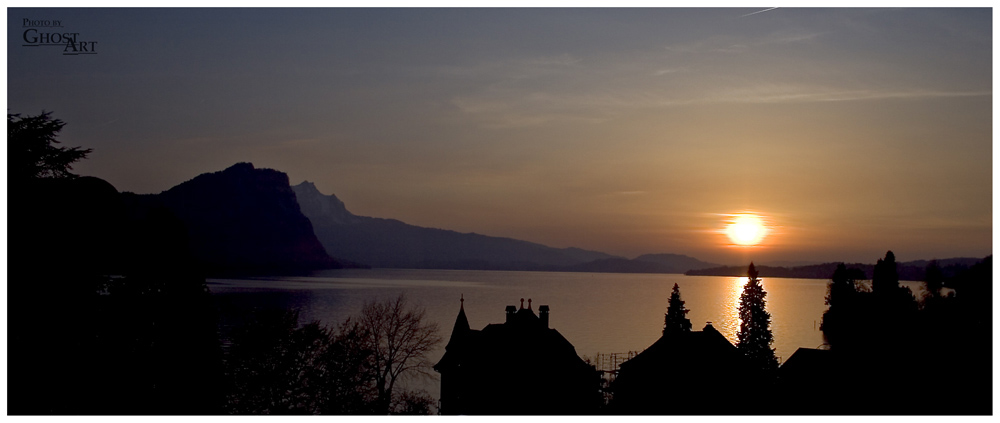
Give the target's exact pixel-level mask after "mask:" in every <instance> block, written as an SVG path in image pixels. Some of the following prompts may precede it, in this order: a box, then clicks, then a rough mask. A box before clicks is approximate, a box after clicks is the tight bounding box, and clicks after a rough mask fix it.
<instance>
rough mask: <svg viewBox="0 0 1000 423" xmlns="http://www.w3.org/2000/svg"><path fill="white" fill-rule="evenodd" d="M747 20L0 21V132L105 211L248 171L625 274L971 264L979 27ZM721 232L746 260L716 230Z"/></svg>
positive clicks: (977, 225) (201, 13) (177, 17)
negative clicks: (27, 121) (729, 224)
mask: <svg viewBox="0 0 1000 423" xmlns="http://www.w3.org/2000/svg"><path fill="white" fill-rule="evenodd" d="M760 10H762V9H753V8H742V9H732V8H712V9H691V8H687V9H114V8H110V9H109V8H102V9H24V8H10V9H7V72H8V74H7V89H8V91H7V110H8V113H20V114H23V115H35V114H38V113H39V112H41V111H43V110H45V111H51V112H53V116H54V117H55V118H58V119H61V120H63V121H65V122H66V126H65V128H64V129H63V131H62V133H61V134H60V140H61V141H62V143H63V144H64V145H68V146H83V147H86V148H92V149H93V153H91V155H90V156H89V158H87V159H86V160H84V161H82V162H79V163H78V164H77V165H76V166H74V170H75V171H76V172H77V173H79V174H82V175H91V176H97V177H100V178H103V179H105V180H107V181H108V182H110V183H111V184H113V185H114V186H115V187H117V188H118V189H119V190H121V191H130V192H136V193H157V192H161V191H163V190H166V189H169V188H170V187H172V186H174V185H177V184H179V183H181V182H183V181H186V180H189V179H191V178H193V177H195V176H197V175H198V174H201V173H205V172H214V171H219V170H222V169H225V168H226V167H229V166H231V165H232V164H234V163H237V162H251V163H253V164H254V165H255V166H256V167H263V168H273V169H277V170H281V171H283V172H286V173H287V174H288V176H289V179H290V182H291V183H292V184H293V185H294V184H298V183H300V182H302V181H303V180H308V181H311V182H314V183H315V184H316V187H317V188H318V189H319V190H320V191H322V192H323V193H325V194H335V195H337V197H338V198H340V199H341V200H343V201H344V202H345V203H346V205H347V208H348V209H349V210H350V211H351V212H353V213H355V214H358V215H363V216H374V217H383V218H394V219H399V220H402V221H404V222H407V223H410V224H414V225H420V226H426V227H436V228H444V229H451V230H456V231H460V232H475V233H480V234H486V235H493V236H503V237H512V238H517V239H524V240H528V241H533V242H538V243H542V244H545V245H549V246H553V247H579V248H586V249H591V250H597V251H603V252H607V253H611V254H616V255H622V256H626V257H630V258H631V257H635V256H637V255H640V254H646V253H677V254H686V255H690V256H693V257H697V258H699V259H702V260H706V261H713V262H717V263H727V264H728V263H734V264H735V263H743V262H745V261H746V260H756V261H758V262H761V261H765V262H766V261H776V260H791V261H814V262H822V261H848V262H855V261H856V262H867V263H871V262H874V261H875V260H876V259H877V258H880V257H882V256H883V255H884V254H885V252H886V250H893V251H894V253H895V254H896V257H897V259H898V260H901V261H908V260H917V259H930V258H947V257H957V256H967V257H984V256H986V255H989V254H992V155H993V151H992V115H993V112H992V104H993V97H992V49H993V44H992V11H991V10H989V9H907V8H902V9H825V8H807V9H789V8H779V9H774V10H769V11H766V12H762V13H754V12H756V11H760ZM25 19H27V20H28V21H30V22H36V21H50V22H55V21H59V22H60V24H61V25H62V27H61V28H58V29H54V28H37V27H36V28H34V29H35V32H30V33H27V32H26V31H27V30H28V29H32V28H25V24H26V23H25ZM29 25H30V24H29ZM45 32H59V33H77V34H78V35H76V38H75V40H76V41H78V42H80V43H93V42H96V44H84V45H77V47H78V48H80V49H82V48H87V49H88V52H92V53H96V54H78V55H64V54H63V53H64V52H65V51H66V50H67V49H66V47H65V46H63V45H58V46H30V45H29V46H26V44H31V43H32V39H33V37H34V36H36V35H38V34H40V33H45ZM69 51H70V52H72V50H69ZM741 212H753V213H756V214H759V215H761V216H762V217H763V218H764V220H765V221H766V222H767V224H768V226H769V228H768V234H767V236H766V237H765V238H764V240H763V241H762V242H761V244H759V245H756V246H752V247H745V246H734V245H731V244H732V243H731V242H730V241H729V240H728V239H727V238H726V236H725V235H724V234H723V233H722V232H723V228H724V225H725V222H726V220H727V219H728V218H729V217H730V216H731V215H732V214H734V213H741Z"/></svg>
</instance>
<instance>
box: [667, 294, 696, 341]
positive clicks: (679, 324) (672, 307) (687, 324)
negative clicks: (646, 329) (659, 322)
mask: <svg viewBox="0 0 1000 423" xmlns="http://www.w3.org/2000/svg"><path fill="white" fill-rule="evenodd" d="M688 311H690V310H688V309H686V308H684V301H683V300H681V289H680V287H678V286H677V284H676V283H675V284H674V290H673V292H671V293H670V302H669V303H668V305H667V314H666V315H665V316H664V322H663V334H664V335H665V334H667V333H668V332H690V331H691V320H689V319H688V318H687V313H688Z"/></svg>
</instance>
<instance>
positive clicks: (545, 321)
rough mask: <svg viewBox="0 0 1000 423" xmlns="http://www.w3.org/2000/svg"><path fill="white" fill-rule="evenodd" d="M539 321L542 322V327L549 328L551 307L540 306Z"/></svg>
mask: <svg viewBox="0 0 1000 423" xmlns="http://www.w3.org/2000/svg"><path fill="white" fill-rule="evenodd" d="M538 319H539V320H541V321H542V327H544V328H548V327H549V306H547V305H540V306H538Z"/></svg>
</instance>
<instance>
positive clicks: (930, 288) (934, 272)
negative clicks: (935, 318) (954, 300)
mask: <svg viewBox="0 0 1000 423" xmlns="http://www.w3.org/2000/svg"><path fill="white" fill-rule="evenodd" d="M944 279H945V278H944V272H942V271H941V266H939V265H938V262H937V261H936V260H931V262H930V263H928V264H927V269H926V270H925V271H924V289H925V290H926V291H927V292H925V293H924V306H925V307H933V306H934V305H933V304H934V302H935V301H937V299H939V298H940V297H941V288H943V287H944Z"/></svg>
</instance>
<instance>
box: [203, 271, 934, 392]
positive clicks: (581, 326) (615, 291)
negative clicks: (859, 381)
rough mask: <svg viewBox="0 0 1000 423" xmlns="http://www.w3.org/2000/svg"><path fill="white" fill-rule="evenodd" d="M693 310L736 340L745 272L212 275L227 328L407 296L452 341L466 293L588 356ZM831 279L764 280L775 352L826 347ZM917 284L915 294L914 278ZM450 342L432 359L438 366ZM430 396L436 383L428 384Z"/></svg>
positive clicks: (487, 317)
mask: <svg viewBox="0 0 1000 423" xmlns="http://www.w3.org/2000/svg"><path fill="white" fill-rule="evenodd" d="M675 283H676V284H678V285H679V286H680V290H681V298H682V299H683V300H684V301H685V306H686V307H687V309H688V310H690V313H688V318H689V319H691V323H692V324H693V326H694V330H701V329H702V328H703V327H704V326H705V323H706V322H712V325H713V326H715V328H716V329H718V330H719V331H720V332H722V334H723V335H725V336H726V337H727V338H729V340H730V341H732V342H733V343H734V344H735V343H736V332H737V331H738V330H739V317H738V312H737V306H738V304H739V297H740V293H741V291H742V289H743V285H744V284H745V283H746V278H735V277H716V276H684V275H675V274H614V273H558V272H506V271H475V270H473V271H470V270H409V269H372V270H366V269H343V270H327V271H322V272H318V273H316V274H314V275H313V276H309V277H278V278H250V279H210V280H209V284H208V286H209V289H211V291H212V293H213V294H214V297H215V298H216V300H217V301H218V303H219V305H220V309H221V312H222V325H223V326H224V328H223V331H224V332H225V326H227V325H228V326H231V325H234V324H238V322H239V319H240V316H241V315H243V314H245V313H246V312H247V311H249V310H250V309H253V308H286V309H288V308H298V309H299V310H300V320H301V322H302V323H305V322H308V321H312V320H319V321H321V322H323V323H325V324H328V325H336V324H337V323H340V322H343V321H344V320H345V319H347V318H348V317H350V316H352V315H355V314H357V313H358V311H360V309H361V307H362V305H363V304H364V302H365V301H368V300H371V299H376V298H393V297H395V296H396V295H398V294H399V293H406V295H407V296H408V298H409V300H410V302H411V303H413V304H416V305H419V306H421V307H424V308H425V309H426V310H427V318H428V319H429V321H430V322H433V323H436V324H437V325H438V327H439V328H440V334H441V336H442V338H444V339H445V342H447V338H448V337H449V336H450V335H451V329H452V326H454V324H455V317H456V316H457V314H458V310H459V298H460V296H462V295H464V296H465V312H466V315H467V316H468V318H469V324H470V325H471V326H472V328H473V329H482V328H483V327H484V326H486V325H487V324H489V323H503V321H504V308H505V307H506V306H507V305H511V304H513V305H519V304H520V299H521V298H524V299H525V306H527V299H528V298H530V299H532V309H534V310H538V306H539V305H543V304H547V305H548V306H549V307H550V308H551V315H550V323H549V325H550V327H552V328H555V329H557V330H558V331H559V332H560V333H562V335H563V336H565V337H566V339H568V340H569V341H570V342H571V343H573V345H574V346H575V347H576V351H577V354H579V355H580V356H582V357H587V356H589V357H593V356H594V355H595V354H597V353H612V352H627V351H642V350H643V349H645V348H646V347H648V346H649V345H650V344H652V343H653V342H655V341H656V340H657V339H658V338H659V337H660V335H661V333H662V330H663V317H664V313H666V308H667V300H668V299H669V298H670V292H671V290H672V289H673V286H674V284H675ZM827 283H828V281H825V280H818V279H781V278H764V279H762V282H761V284H762V285H763V287H764V290H765V291H767V310H768V311H769V312H770V313H771V330H772V332H773V334H774V344H773V345H772V346H773V347H775V349H776V354H777V355H778V356H779V357H780V359H781V360H784V359H787V358H788V357H789V356H791V355H792V353H793V352H795V350H796V349H797V348H799V347H808V348H815V347H817V346H819V345H821V344H822V343H823V335H822V332H820V331H819V323H820V320H821V319H822V317H823V312H824V311H825V310H826V305H825V304H824V297H825V295H826V289H827ZM904 285H907V286H911V285H912V286H911V288H912V289H914V291H915V292H916V291H917V289H918V287H917V286H916V285H915V284H911V283H904ZM443 354H444V343H442V344H441V347H440V348H439V350H438V351H436V352H434V354H432V356H431V357H430V358H431V360H432V361H433V362H435V363H436V362H437V361H438V360H439V359H440V358H441V356H442V355H443ZM431 391H432V393H434V394H435V395H436V392H433V391H434V389H431Z"/></svg>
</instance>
